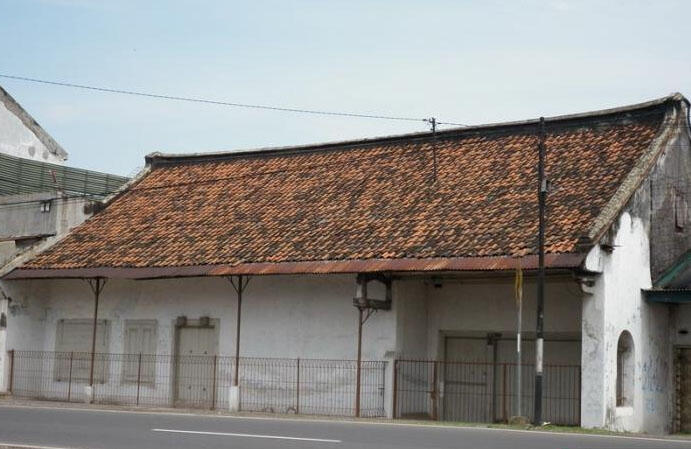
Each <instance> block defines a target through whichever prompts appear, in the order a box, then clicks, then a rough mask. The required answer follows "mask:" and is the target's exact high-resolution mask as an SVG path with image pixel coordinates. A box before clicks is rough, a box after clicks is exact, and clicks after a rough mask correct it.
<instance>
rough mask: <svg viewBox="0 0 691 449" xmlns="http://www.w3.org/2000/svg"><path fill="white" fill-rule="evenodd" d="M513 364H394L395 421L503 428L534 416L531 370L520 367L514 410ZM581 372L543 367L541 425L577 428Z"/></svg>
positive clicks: (576, 368)
mask: <svg viewBox="0 0 691 449" xmlns="http://www.w3.org/2000/svg"><path fill="white" fill-rule="evenodd" d="M517 368H518V366H517V365H516V364H515V363H484V362H460V361H459V362H457V361H448V362H442V361H427V360H397V361H395V362H394V406H393V408H394V417H395V418H415V419H433V420H442V421H463V422H506V421H508V420H509V419H510V418H511V417H512V416H516V415H521V416H526V417H532V415H533V405H534V404H533V401H534V399H533V389H534V384H533V382H534V376H535V368H534V366H533V365H530V364H524V365H522V366H521V369H522V372H521V377H522V379H523V380H522V382H521V383H522V391H521V411H520V413H519V411H518V410H517V398H518V396H517V388H516V387H517V383H516V372H517ZM580 376H581V367H580V366H579V365H545V366H544V381H543V402H542V411H543V421H548V422H551V423H553V424H560V425H579V424H580V414H581V412H580V404H581V400H580V396H581V377H580Z"/></svg>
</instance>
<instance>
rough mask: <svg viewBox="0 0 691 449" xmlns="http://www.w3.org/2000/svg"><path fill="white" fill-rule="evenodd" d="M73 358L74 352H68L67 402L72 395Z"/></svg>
mask: <svg viewBox="0 0 691 449" xmlns="http://www.w3.org/2000/svg"><path fill="white" fill-rule="evenodd" d="M73 360H74V352H70V373H69V375H68V376H69V379H68V384H67V402H70V399H71V397H72V361H73Z"/></svg>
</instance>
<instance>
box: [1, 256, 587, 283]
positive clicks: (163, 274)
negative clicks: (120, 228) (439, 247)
mask: <svg viewBox="0 0 691 449" xmlns="http://www.w3.org/2000/svg"><path fill="white" fill-rule="evenodd" d="M584 257H585V254H581V253H568V254H547V255H546V256H545V266H546V267H547V268H549V269H573V268H578V267H580V266H581V264H582V262H583V259H584ZM519 264H520V266H521V268H522V269H525V270H531V269H536V268H537V266H538V258H537V256H536V255H530V256H524V257H520V258H516V257H511V256H496V257H495V256H492V257H456V258H441V257H437V258H428V259H355V260H329V261H302V262H280V263H271V262H263V263H242V264H237V265H223V264H219V265H191V266H176V267H88V268H57V269H50V268H48V269H35V268H21V267H20V268H16V269H15V270H13V271H12V272H10V273H9V274H7V275H5V276H4V277H3V279H5V280H14V279H57V278H97V277H101V278H111V279H161V278H177V277H197V276H231V275H241V274H242V275H278V274H347V273H381V272H397V273H412V272H454V271H459V272H469V271H511V270H515V269H516V268H517V267H518V266H519Z"/></svg>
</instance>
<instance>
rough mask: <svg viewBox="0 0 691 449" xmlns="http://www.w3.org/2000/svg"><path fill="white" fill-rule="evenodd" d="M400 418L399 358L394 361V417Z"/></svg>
mask: <svg viewBox="0 0 691 449" xmlns="http://www.w3.org/2000/svg"><path fill="white" fill-rule="evenodd" d="M396 418H398V359H395V360H394V361H393V419H396Z"/></svg>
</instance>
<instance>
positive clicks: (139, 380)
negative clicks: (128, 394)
mask: <svg viewBox="0 0 691 449" xmlns="http://www.w3.org/2000/svg"><path fill="white" fill-rule="evenodd" d="M141 385H142V353H141V352H140V353H139V360H138V361H137V405H139V390H140V388H141Z"/></svg>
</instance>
